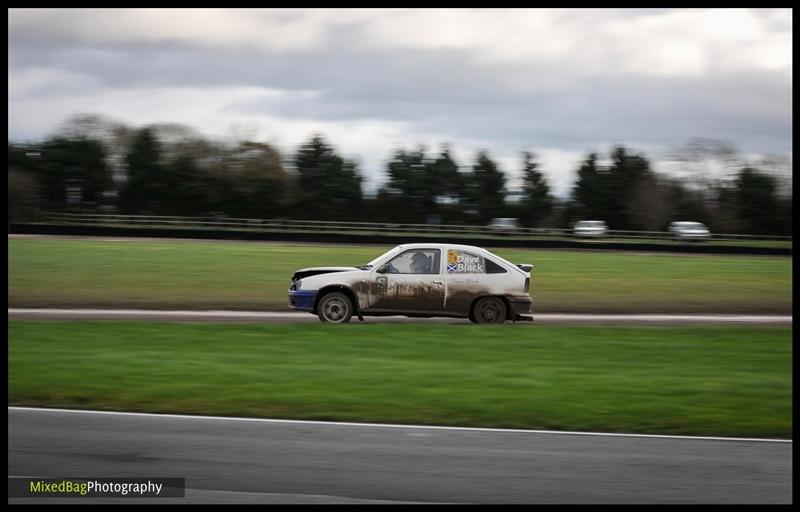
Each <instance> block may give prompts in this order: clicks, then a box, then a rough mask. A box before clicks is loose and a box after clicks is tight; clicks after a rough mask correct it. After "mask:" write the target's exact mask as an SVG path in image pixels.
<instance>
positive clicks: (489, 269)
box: [486, 258, 508, 274]
mask: <svg viewBox="0 0 800 512" xmlns="http://www.w3.org/2000/svg"><path fill="white" fill-rule="evenodd" d="M506 272H508V270H506V269H505V268H503V267H501V266H500V265H498V264H497V263H495V262H494V261H492V260H490V259H489V258H486V273H487V274H505V273H506Z"/></svg>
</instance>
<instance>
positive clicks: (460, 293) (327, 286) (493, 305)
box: [289, 243, 533, 324]
mask: <svg viewBox="0 0 800 512" xmlns="http://www.w3.org/2000/svg"><path fill="white" fill-rule="evenodd" d="M532 270H533V265H530V264H513V263H509V262H508V261H506V260H504V259H503V258H501V257H499V256H497V255H495V254H492V253H491V252H489V251H487V250H485V249H481V248H479V247H473V246H470V245H455V244H439V243H419V244H406V245H398V246H397V247H395V248H394V249H392V250H390V251H389V252H387V253H385V254H383V255H381V256H378V257H377V258H375V259H374V260H372V261H370V262H369V263H367V264H366V265H361V266H358V267H315V268H304V269H300V270H298V271H297V272H295V273H294V275H293V276H292V283H291V286H290V287H289V307H290V308H292V309H296V310H300V311H308V312H310V313H313V314H315V315H318V316H319V319H320V320H322V321H323V322H331V323H344V322H349V321H350V318H351V317H352V316H353V315H355V316H356V317H358V318H359V319H360V320H363V319H364V316H380V315H405V316H409V317H434V316H447V317H461V318H469V319H470V320H472V321H473V322H475V323H479V324H500V323H503V322H505V321H506V320H533V317H532V316H530V313H531V308H532V306H533V299H532V298H531V296H530V294H529V292H528V289H529V287H530V279H531V272H532Z"/></svg>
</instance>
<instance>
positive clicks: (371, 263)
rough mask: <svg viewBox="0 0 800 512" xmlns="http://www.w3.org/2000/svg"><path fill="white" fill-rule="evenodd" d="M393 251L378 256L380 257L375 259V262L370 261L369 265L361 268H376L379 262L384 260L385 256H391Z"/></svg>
mask: <svg viewBox="0 0 800 512" xmlns="http://www.w3.org/2000/svg"><path fill="white" fill-rule="evenodd" d="M393 250H394V249H392V251H393ZM392 251H387V252H385V253H383V254H381V255H380V256H378V257H377V258H375V259H374V260H372V261H370V262H369V263H367V264H366V265H361V267H367V268H372V267H374V266H375V265H377V264H378V261H380V260H382V259H383V257H384V256H386V255H387V254H389V253H390V252H392ZM361 267H357V268H361Z"/></svg>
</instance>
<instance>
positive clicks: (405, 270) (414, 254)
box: [386, 249, 440, 274]
mask: <svg viewBox="0 0 800 512" xmlns="http://www.w3.org/2000/svg"><path fill="white" fill-rule="evenodd" d="M439 263H440V260H439V249H409V250H408V251H404V252H402V253H400V254H398V255H397V256H395V257H394V258H392V259H391V260H390V261H389V263H388V268H387V270H386V272H387V273H388V274H438V273H439Z"/></svg>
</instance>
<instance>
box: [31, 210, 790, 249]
mask: <svg viewBox="0 0 800 512" xmlns="http://www.w3.org/2000/svg"><path fill="white" fill-rule="evenodd" d="M43 220H44V222H47V223H54V224H70V225H91V226H100V225H104V226H148V227H171V228H196V229H238V230H242V229H244V230H254V231H284V232H290V231H293V232H319V233H354V234H387V233H391V234H408V235H416V234H439V235H471V236H475V235H480V236H489V237H492V236H500V235H503V236H514V237H518V238H531V239H535V238H539V239H541V238H567V237H568V238H574V236H575V235H574V234H573V231H572V230H571V229H555V228H502V229H498V228H491V227H488V226H466V225H458V224H398V223H384V222H338V221H317V220H289V219H243V218H229V217H225V216H219V215H210V216H207V217H177V216H164V215H109V214H88V213H47V214H45V215H44V219H43ZM672 237H673V235H672V234H671V233H669V232H666V231H622V230H609V231H608V235H607V236H606V237H605V238H617V239H634V240H635V239H640V240H641V239H649V240H653V239H670V238H672ZM712 239H713V240H741V241H746V240H752V241H757V240H762V241H783V242H791V241H792V237H790V236H761V235H737V234H712Z"/></svg>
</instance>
